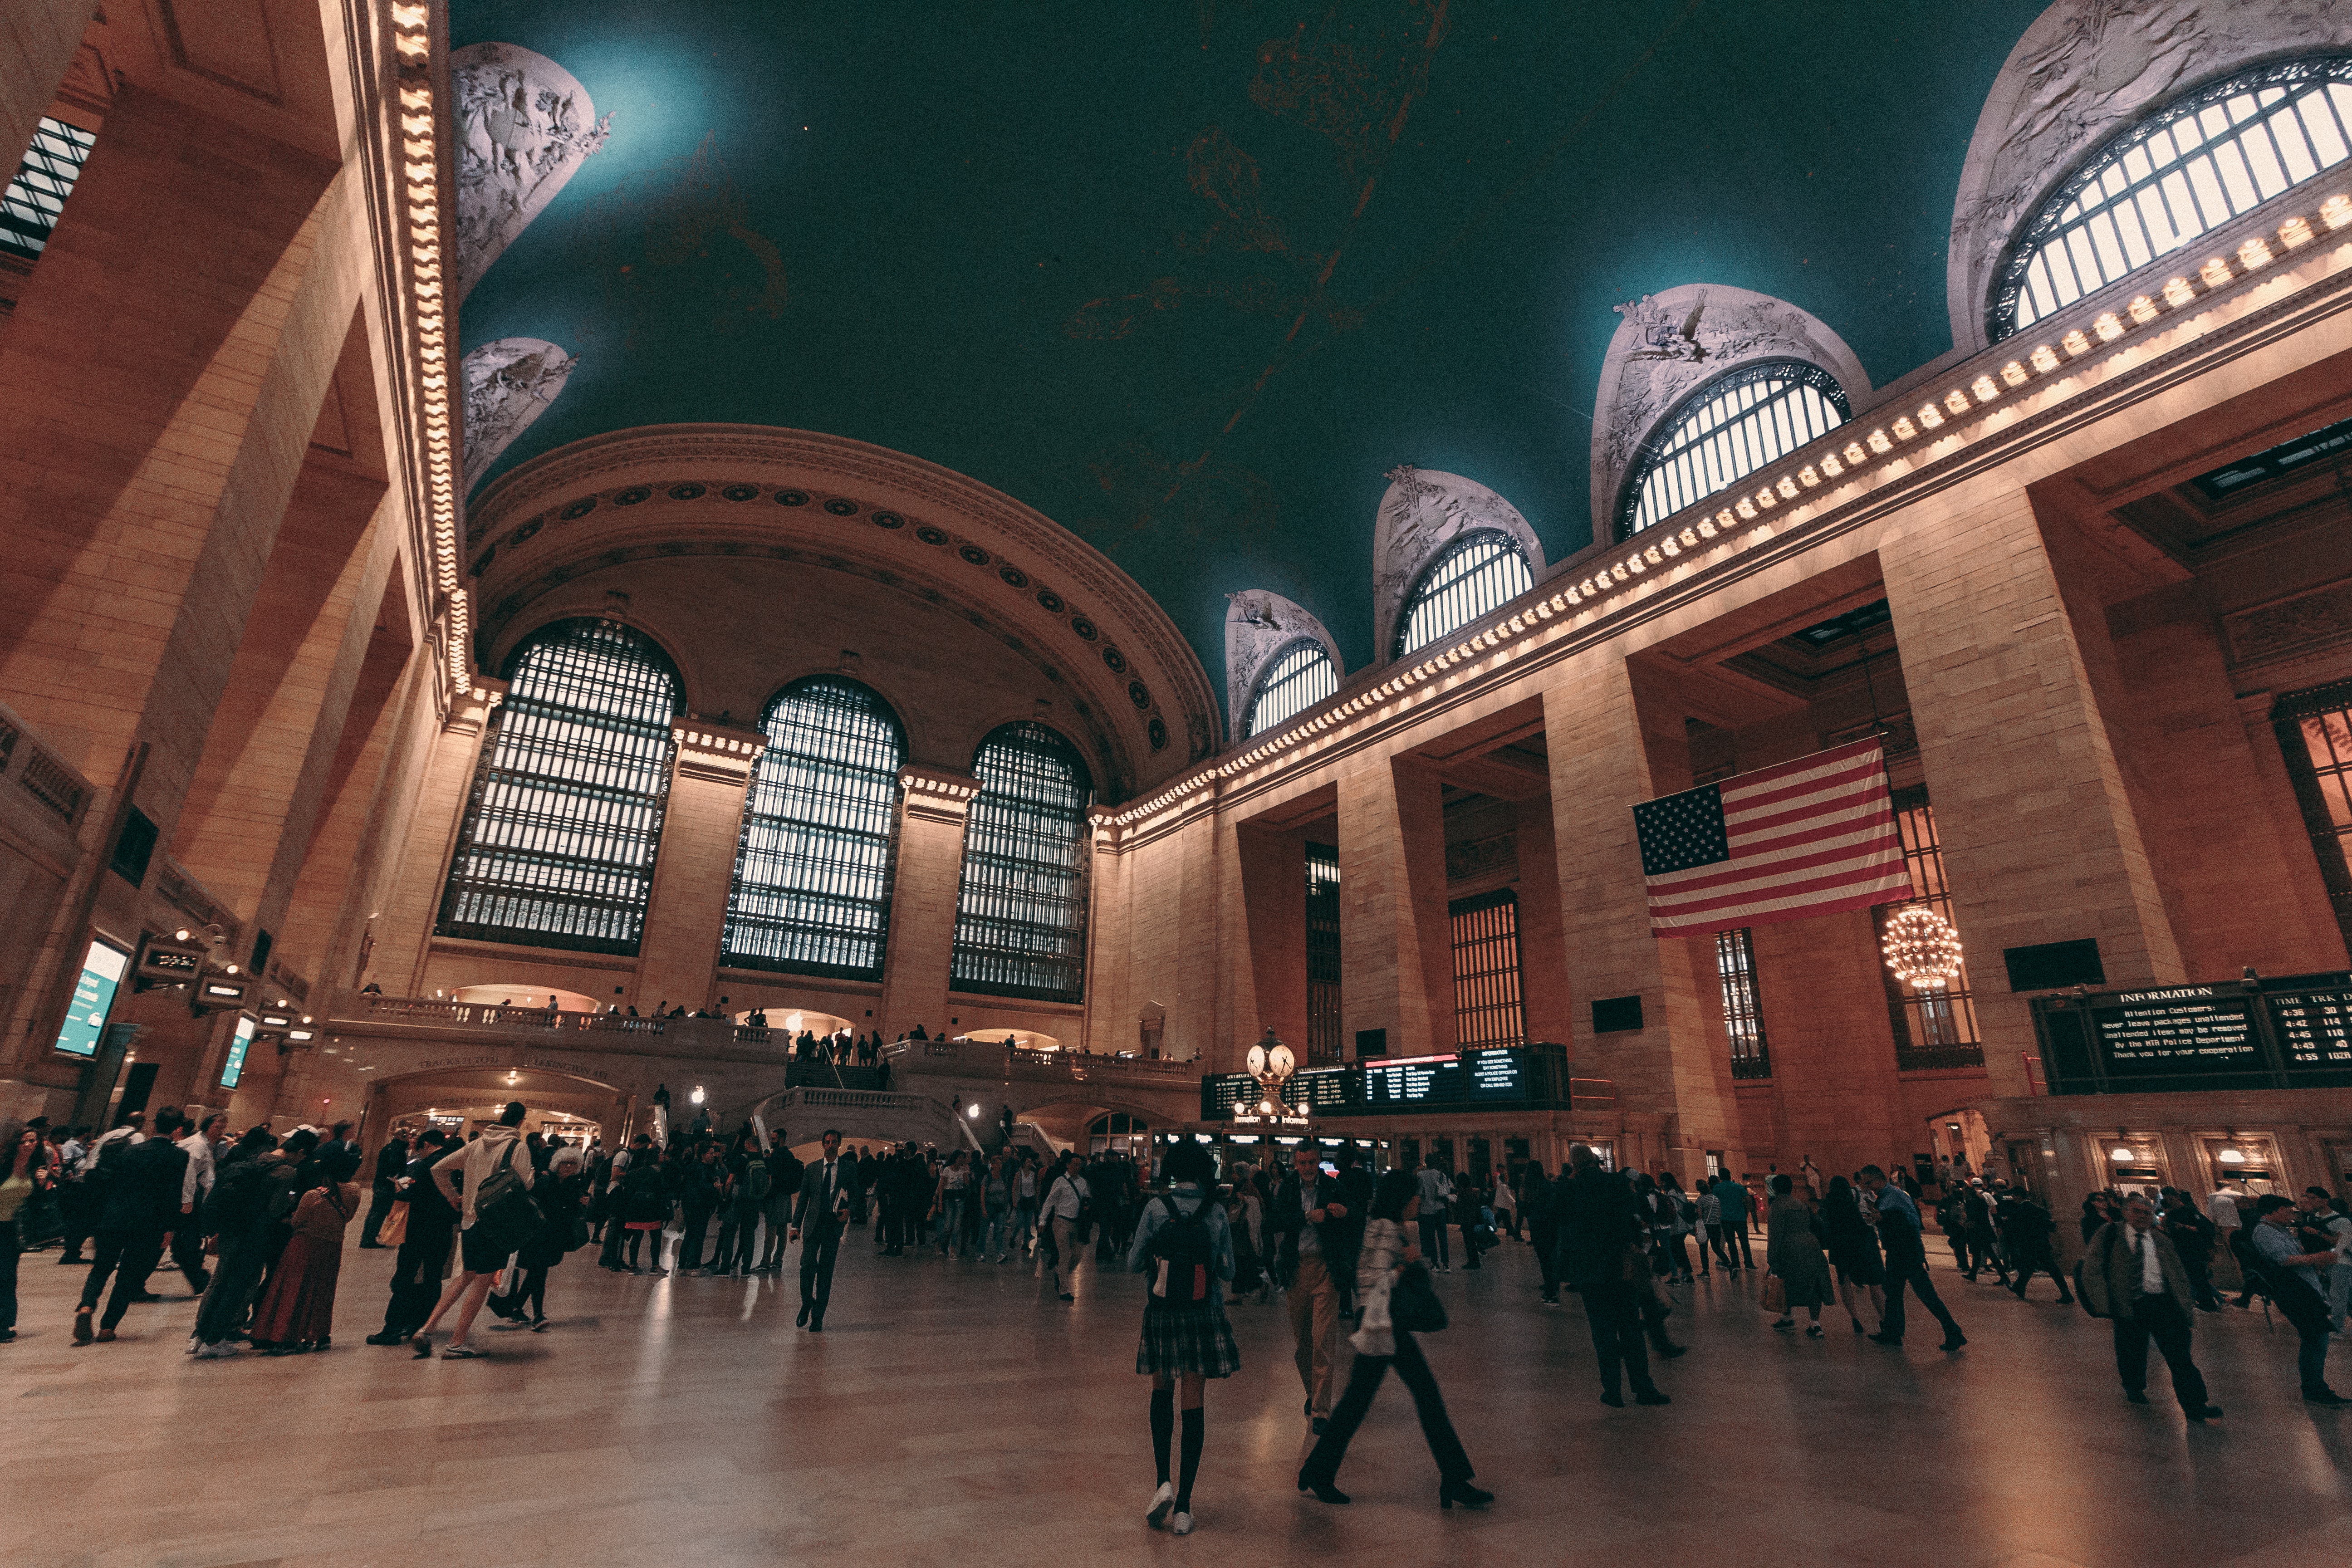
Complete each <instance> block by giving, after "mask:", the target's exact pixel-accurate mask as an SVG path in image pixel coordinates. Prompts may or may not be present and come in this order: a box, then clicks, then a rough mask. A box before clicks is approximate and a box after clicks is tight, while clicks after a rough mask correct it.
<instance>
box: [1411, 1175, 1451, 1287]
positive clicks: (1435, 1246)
mask: <svg viewBox="0 0 2352 1568" xmlns="http://www.w3.org/2000/svg"><path fill="white" fill-rule="evenodd" d="M1414 1180H1415V1181H1416V1182H1417V1183H1418V1185H1417V1186H1416V1188H1415V1190H1414V1195H1415V1196H1417V1197H1418V1198H1420V1200H1421V1204H1420V1221H1421V1252H1422V1256H1423V1257H1424V1258H1432V1259H1433V1260H1434V1261H1433V1262H1432V1263H1431V1264H1430V1267H1431V1268H1434V1269H1436V1270H1437V1272H1439V1273H1440V1274H1451V1273H1453V1272H1454V1270H1453V1268H1450V1267H1449V1266H1448V1265H1447V1262H1446V1252H1445V1216H1446V1215H1447V1213H1448V1212H1449V1211H1450V1210H1451V1209H1452V1208H1453V1206H1454V1183H1453V1180H1452V1179H1451V1178H1450V1177H1448V1176H1447V1175H1446V1173H1445V1167H1444V1166H1443V1165H1441V1164H1439V1163H1437V1155H1436V1154H1435V1152H1432V1153H1431V1154H1430V1156H1429V1158H1428V1159H1426V1160H1424V1161H1423V1162H1422V1165H1421V1171H1420V1173H1418V1175H1416V1177H1415V1178H1414Z"/></svg>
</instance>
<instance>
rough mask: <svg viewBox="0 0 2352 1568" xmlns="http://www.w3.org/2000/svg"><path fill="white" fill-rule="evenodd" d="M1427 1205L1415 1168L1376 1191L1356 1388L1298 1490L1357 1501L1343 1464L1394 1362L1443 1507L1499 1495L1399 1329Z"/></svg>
mask: <svg viewBox="0 0 2352 1568" xmlns="http://www.w3.org/2000/svg"><path fill="white" fill-rule="evenodd" d="M1420 1203H1421V1194H1420V1184H1419V1183H1418V1182H1417V1181H1416V1180H1415V1179H1414V1176H1413V1173H1412V1172H1410V1171H1391V1172H1389V1173H1387V1174H1385V1175H1383V1176H1381V1180H1380V1185H1379V1186H1378V1187H1377V1188H1376V1189H1375V1190H1374V1192H1373V1194H1372V1205H1371V1215H1370V1218H1369V1219H1368V1220H1367V1221H1366V1222H1365V1225H1364V1237H1363V1243H1362V1245H1361V1246H1360V1247H1359V1248H1358V1250H1357V1254H1356V1299H1357V1300H1358V1301H1359V1302H1360V1303H1361V1306H1360V1310H1359V1312H1358V1316H1359V1318H1360V1327H1358V1329H1357V1330H1356V1331H1355V1332H1354V1333H1353V1334H1352V1335H1350V1336H1349V1344H1350V1345H1351V1346H1353V1347H1354V1349H1355V1352H1356V1355H1355V1360H1354V1362H1353V1363H1352V1364H1351V1365H1350V1366H1349V1370H1348V1391H1347V1392H1346V1393H1345V1394H1341V1395H1340V1397H1339V1408H1338V1409H1336V1410H1334V1411H1333V1412H1332V1413H1331V1420H1330V1422H1329V1424H1328V1426H1325V1427H1323V1428H1322V1429H1321V1435H1320V1436H1318V1437H1317V1438H1316V1441H1315V1447H1314V1449H1313V1451H1312V1452H1310V1453H1309V1454H1308V1455H1307V1462H1306V1463H1305V1464H1304V1465H1302V1466H1300V1467H1299V1469H1298V1489H1299V1490H1300V1491H1302V1492H1308V1493H1311V1494H1312V1495H1313V1496H1314V1497H1315V1499H1316V1500H1318V1501H1319V1502H1327V1503H1334V1504H1337V1503H1345V1502H1347V1501H1348V1500H1349V1498H1348V1494H1347V1493H1346V1492H1343V1491H1341V1490H1340V1489H1339V1464H1340V1461H1341V1460H1343V1459H1345V1458H1347V1457H1348V1444H1349V1441H1350V1440H1351V1439H1352V1438H1353V1437H1354V1436H1355V1435H1356V1428H1357V1427H1359V1426H1361V1425H1362V1424H1363V1420H1364V1413H1365V1412H1366V1411H1368V1410H1370V1408H1371V1407H1372V1396H1373V1395H1374V1394H1378V1393H1379V1392H1380V1388H1381V1379H1383V1378H1384V1377H1386V1376H1387V1375H1388V1373H1389V1369H1390V1368H1391V1367H1394V1368H1395V1369H1396V1374H1397V1376H1398V1378H1399V1379H1401V1380H1402V1382H1403V1384H1404V1385H1405V1387H1406V1388H1407V1389H1409V1390H1410V1391H1411V1392H1412V1406H1413V1412H1414V1414H1415V1415H1419V1416H1420V1417H1421V1435H1422V1437H1423V1441H1425V1442H1427V1443H1428V1445H1429V1457H1430V1458H1433V1459H1434V1460H1436V1461H1437V1506H1438V1507H1439V1508H1441V1509H1450V1508H1452V1507H1453V1506H1454V1504H1455V1503H1460V1504H1462V1505H1463V1506H1464V1507H1465V1508H1485V1507H1486V1506H1487V1505H1488V1504H1489V1503H1491V1502H1493V1501H1494V1500H1495V1494H1494V1493H1493V1492H1491V1491H1487V1490H1486V1489H1484V1488H1481V1487H1475V1486H1473V1485H1471V1484H1470V1480H1471V1477H1472V1476H1474V1475H1475V1474H1476V1472H1475V1470H1473V1469H1472V1468H1471V1466H1470V1456H1469V1454H1468V1452H1467V1451H1465V1449H1464V1448H1463V1447H1462V1438H1461V1436H1460V1434H1458V1433H1456V1432H1455V1431H1454V1422H1453V1420H1452V1418H1451V1417H1450V1416H1448V1415H1446V1413H1445V1395H1444V1394H1443V1393H1442V1392H1441V1391H1440V1390H1439V1388H1438V1386H1437V1378H1436V1376H1435V1374H1434V1373H1432V1372H1431V1371H1430V1370H1429V1362H1428V1360H1427V1358H1425V1357H1424V1356H1423V1354H1422V1353H1421V1347H1420V1346H1419V1345H1418V1344H1416V1343H1415V1342H1413V1337H1412V1333H1411V1331H1408V1330H1405V1329H1402V1328H1399V1327H1398V1326H1397V1324H1396V1321H1395V1319H1394V1317H1393V1316H1392V1315H1391V1312H1390V1296H1391V1291H1392V1290H1393V1289H1395V1286H1396V1281H1397V1277H1398V1275H1399V1274H1400V1273H1401V1272H1402V1269H1403V1268H1404V1267H1405V1266H1406V1265H1407V1264H1412V1263H1417V1262H1419V1261H1420V1258H1421V1252H1420V1249H1419V1248H1418V1247H1414V1246H1413V1244H1412V1234H1411V1232H1410V1231H1409V1230H1408V1229H1407V1226H1410V1225H1411V1224H1412V1222H1413V1220H1414V1219H1416V1218H1417V1217H1418V1215H1417V1212H1416V1211H1417V1210H1418V1208H1419V1206H1420ZM1661 1397H1664V1396H1663V1395H1661Z"/></svg>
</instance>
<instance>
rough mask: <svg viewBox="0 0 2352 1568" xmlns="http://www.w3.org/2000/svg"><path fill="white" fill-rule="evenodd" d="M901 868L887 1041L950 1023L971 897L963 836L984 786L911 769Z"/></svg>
mask: <svg viewBox="0 0 2352 1568" xmlns="http://www.w3.org/2000/svg"><path fill="white" fill-rule="evenodd" d="M898 787H899V805H898V865H897V866H896V867H895V868H893V872H892V876H891V885H890V946H889V955H888V958H887V961H886V962H885V963H884V965H883V969H882V1005H881V1006H880V1007H878V1008H877V1009H876V1013H877V1017H878V1019H879V1021H880V1023H881V1026H882V1033H883V1037H885V1038H886V1039H887V1038H895V1037H898V1035H899V1034H901V1033H902V1032H904V1031H906V1030H908V1029H912V1028H913V1027H914V1026H916V1025H918V1024H920V1025H922V1026H923V1027H924V1028H926V1029H928V1030H929V1031H930V1032H931V1033H932V1034H934V1035H937V1034H939V1033H940V1031H942V1030H943V1029H945V1028H946V1027H947V1022H948V966H949V963H950V960H951V959H952V957H953V954H954V951H955V921H956V900H957V899H958V897H959V896H960V895H961V892H962V890H963V829H964V822H965V819H966V817H967V816H970V814H971V803H972V801H973V800H974V799H975V798H977V797H978V795H980V780H978V779H977V778H974V777H973V776H972V775H971V774H970V773H948V772H945V771H943V770H941V769H939V768H927V767H916V766H912V765H909V766H908V767H904V768H901V769H899V770H898Z"/></svg>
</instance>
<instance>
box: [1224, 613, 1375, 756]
mask: <svg viewBox="0 0 2352 1568" xmlns="http://www.w3.org/2000/svg"><path fill="white" fill-rule="evenodd" d="M1302 637H1304V638H1310V639H1312V640H1313V641H1315V642H1318V643H1320V644H1321V645H1322V647H1323V651H1324V652H1325V653H1327V654H1328V655H1330V657H1331V673H1332V674H1333V676H1335V677H1337V676H1338V675H1339V674H1340V673H1341V672H1342V671H1343V670H1344V669H1345V668H1346V667H1345V665H1343V664H1342V663H1341V662H1340V658H1339V644H1338V643H1336V642H1334V641H1333V640H1332V639H1331V634H1330V633H1329V632H1328V631H1326V630H1325V629H1324V627H1323V623H1322V622H1321V621H1319V620H1318V619H1316V618H1315V616H1313V615H1312V614H1311V613H1309V612H1308V611H1307V610H1306V609H1305V608H1303V607H1301V606H1300V605H1297V604H1295V603H1293V602H1292V601H1291V600H1288V599H1286V598H1284V597H1283V596H1282V595H1279V594H1273V593H1268V592H1267V591H1266V590H1265V589H1264V588H1251V589H1248V590H1246V591H1244V592H1243V593H1239V594H1229V595H1226V596H1225V729H1226V733H1227V734H1229V735H1230V736H1232V738H1233V739H1234V740H1235V741H1239V740H1241V739H1242V726H1243V724H1244V722H1245V721H1247V720H1248V718H1249V701H1250V693H1252V692H1253V691H1255V690H1256V689H1257V682H1258V677H1259V676H1261V675H1263V674H1265V668H1266V666H1267V665H1269V664H1271V663H1272V662H1274V660H1275V659H1276V658H1277V657H1278V656H1279V655H1280V654H1281V652H1282V650H1283V649H1284V648H1286V647H1290V646H1291V645H1292V644H1293V643H1296V642H1297V641H1298V640H1299V639H1300V638H1302Z"/></svg>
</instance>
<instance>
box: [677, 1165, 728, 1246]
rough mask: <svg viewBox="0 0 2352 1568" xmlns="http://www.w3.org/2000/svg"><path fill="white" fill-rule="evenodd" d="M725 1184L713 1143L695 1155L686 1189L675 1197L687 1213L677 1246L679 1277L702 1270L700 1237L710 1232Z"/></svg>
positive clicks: (688, 1172) (725, 1174)
mask: <svg viewBox="0 0 2352 1568" xmlns="http://www.w3.org/2000/svg"><path fill="white" fill-rule="evenodd" d="M726 1181H727V1167H726V1166H724V1165H722V1164H720V1163H719V1149H718V1146H717V1145H715V1144H713V1145H710V1146H709V1147H706V1148H704V1149H702V1150H701V1151H699V1152H698V1153H696V1154H695V1155H694V1157H693V1162H692V1163H690V1164H688V1166H687V1168H686V1172H685V1186H684V1189H683V1190H682V1191H681V1192H680V1193H679V1194H678V1206H679V1207H680V1208H681V1209H683V1210H685V1212H686V1234H685V1235H684V1236H682V1237H679V1238H678V1243H677V1271H678V1272H679V1273H680V1274H690V1273H692V1272H693V1271H694V1270H696V1269H698V1268H701V1267H702V1237H703V1236H704V1234H705V1233H706V1232H707V1231H709V1229H710V1216H711V1215H714V1214H716V1213H717V1212H718V1211H719V1205H720V1204H721V1203H722V1202H723V1201H724V1199H725V1195H726V1194H725V1186H726Z"/></svg>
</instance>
